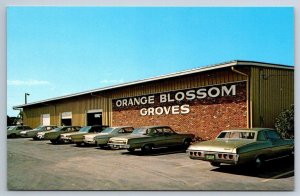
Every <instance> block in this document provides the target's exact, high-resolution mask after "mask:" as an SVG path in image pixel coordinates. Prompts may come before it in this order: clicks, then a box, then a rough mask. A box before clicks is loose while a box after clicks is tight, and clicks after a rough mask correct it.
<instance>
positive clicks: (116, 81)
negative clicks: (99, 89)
mask: <svg viewBox="0 0 300 196" xmlns="http://www.w3.org/2000/svg"><path fill="white" fill-rule="evenodd" d="M123 82H124V80H123V79H120V80H100V83H105V84H109V83H123Z"/></svg>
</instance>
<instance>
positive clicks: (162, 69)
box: [7, 6, 294, 116]
mask: <svg viewBox="0 0 300 196" xmlns="http://www.w3.org/2000/svg"><path fill="white" fill-rule="evenodd" d="M231 60H248V61H260V62H267V63H276V64H284V65H294V10H293V8H291V7H285V8H283V7H281V8H280V7H269V8H267V7H264V8H255V7H251V8H250V7H249V8H246V7H245V8H243V7H239V8H237V7H236V8H228V7H227V8H224V7H223V8H222V7H214V8H208V7H22V6H18V7H9V8H7V114H8V115H9V116H16V115H17V114H18V113H19V111H18V110H13V109H12V107H13V106H16V105H22V104H24V94H25V93H29V94H30V95H29V96H28V97H27V100H28V103H30V102H35V101H40V100H43V99H48V98H54V97H58V96H62V95H68V94H72V93H77V92H82V91H87V90H91V89H96V88H100V87H106V86H112V85H116V84H120V83H124V82H130V81H135V80H140V79H145V78H150V77H155V76H159V75H164V74H168V73H174V72H178V71H182V70H188V69H193V68H198V67H202V66H207V65H212V64H217V63H223V62H227V61H231Z"/></svg>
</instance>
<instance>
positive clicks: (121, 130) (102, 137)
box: [94, 126, 134, 148]
mask: <svg viewBox="0 0 300 196" xmlns="http://www.w3.org/2000/svg"><path fill="white" fill-rule="evenodd" d="M133 129H134V128H133V127H130V126H124V127H109V128H106V129H104V130H103V131H102V132H101V133H100V134H98V135H96V136H95V137H94V140H95V144H96V146H99V147H100V148H101V147H103V146H106V145H107V143H108V140H109V139H110V138H112V137H117V136H125V135H129V134H131V133H132V131H133Z"/></svg>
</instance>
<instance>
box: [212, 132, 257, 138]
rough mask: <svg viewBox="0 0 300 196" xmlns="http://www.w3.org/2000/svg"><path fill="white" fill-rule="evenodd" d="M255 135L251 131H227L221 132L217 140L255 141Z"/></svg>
mask: <svg viewBox="0 0 300 196" xmlns="http://www.w3.org/2000/svg"><path fill="white" fill-rule="evenodd" d="M254 137H255V133H254V132H251V131H244V132H242V131H225V132H221V133H220V134H219V136H218V137H217V138H220V139H254Z"/></svg>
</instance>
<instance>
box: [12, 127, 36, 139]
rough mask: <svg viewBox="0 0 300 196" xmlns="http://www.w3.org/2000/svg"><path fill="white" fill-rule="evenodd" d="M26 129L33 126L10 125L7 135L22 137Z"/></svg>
mask: <svg viewBox="0 0 300 196" xmlns="http://www.w3.org/2000/svg"><path fill="white" fill-rule="evenodd" d="M24 130H32V128H31V127H29V126H27V125H16V126H10V127H9V128H8V129H7V137H8V138H15V137H20V136H21V131H24Z"/></svg>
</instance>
